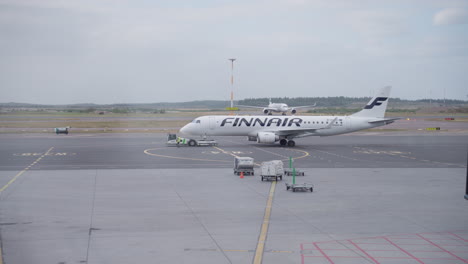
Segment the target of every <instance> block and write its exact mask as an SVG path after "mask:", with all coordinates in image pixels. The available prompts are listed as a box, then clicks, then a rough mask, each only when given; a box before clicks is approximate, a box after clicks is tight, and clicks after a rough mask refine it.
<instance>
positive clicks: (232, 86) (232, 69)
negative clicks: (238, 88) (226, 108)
mask: <svg viewBox="0 0 468 264" xmlns="http://www.w3.org/2000/svg"><path fill="white" fill-rule="evenodd" d="M229 60H230V61H231V114H233V113H232V110H233V109H234V61H235V60H236V59H235V58H231V59H229Z"/></svg>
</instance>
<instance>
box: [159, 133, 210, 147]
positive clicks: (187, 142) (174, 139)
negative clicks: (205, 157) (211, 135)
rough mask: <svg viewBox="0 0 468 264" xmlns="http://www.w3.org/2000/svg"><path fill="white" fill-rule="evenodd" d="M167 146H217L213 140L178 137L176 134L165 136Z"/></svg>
mask: <svg viewBox="0 0 468 264" xmlns="http://www.w3.org/2000/svg"><path fill="white" fill-rule="evenodd" d="M166 145H168V146H190V147H194V146H217V145H218V142H217V141H216V140H214V139H192V138H183V137H178V136H177V135H176V134H167V142H166Z"/></svg>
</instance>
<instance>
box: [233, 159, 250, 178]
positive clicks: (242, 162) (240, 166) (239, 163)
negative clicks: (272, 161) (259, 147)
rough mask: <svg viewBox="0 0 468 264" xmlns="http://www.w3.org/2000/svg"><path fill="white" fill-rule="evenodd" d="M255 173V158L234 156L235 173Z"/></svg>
mask: <svg viewBox="0 0 468 264" xmlns="http://www.w3.org/2000/svg"><path fill="white" fill-rule="evenodd" d="M241 172H243V173H244V175H254V173H255V172H254V159H253V158H251V157H235V158H234V174H237V175H240V174H241Z"/></svg>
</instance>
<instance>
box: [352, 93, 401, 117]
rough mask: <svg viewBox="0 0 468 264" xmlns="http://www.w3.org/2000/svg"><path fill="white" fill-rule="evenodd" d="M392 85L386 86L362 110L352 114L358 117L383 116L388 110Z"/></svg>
mask: <svg viewBox="0 0 468 264" xmlns="http://www.w3.org/2000/svg"><path fill="white" fill-rule="evenodd" d="M391 89H392V87H391V86H386V87H384V88H382V89H380V90H379V92H378V93H377V94H376V95H375V96H374V97H373V98H372V99H371V100H370V101H369V103H367V105H366V106H365V107H364V109H362V110H361V111H359V112H357V113H354V114H352V115H351V116H357V117H377V118H383V117H384V116H385V111H386V110H387V104H388V98H389V96H390V90H391Z"/></svg>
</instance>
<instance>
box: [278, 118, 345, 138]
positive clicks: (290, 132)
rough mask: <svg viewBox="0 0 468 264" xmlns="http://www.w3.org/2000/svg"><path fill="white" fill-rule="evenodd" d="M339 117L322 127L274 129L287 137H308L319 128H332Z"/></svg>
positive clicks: (279, 134)
mask: <svg viewBox="0 0 468 264" xmlns="http://www.w3.org/2000/svg"><path fill="white" fill-rule="evenodd" d="M337 119H338V117H336V118H335V119H333V120H332V121H331V122H330V123H329V124H328V125H326V126H324V127H321V128H291V129H287V128H286V129H282V130H277V131H272V132H274V133H275V134H277V135H278V136H287V137H292V138H300V137H308V136H312V135H314V134H315V132H317V131H318V130H322V129H330V128H332V126H333V124H334V123H335V122H336V120H337Z"/></svg>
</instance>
